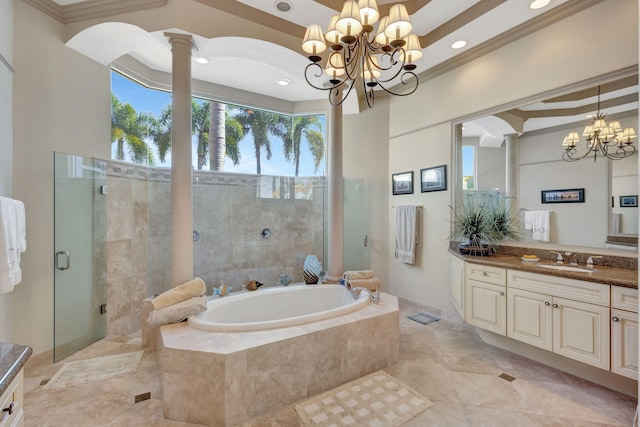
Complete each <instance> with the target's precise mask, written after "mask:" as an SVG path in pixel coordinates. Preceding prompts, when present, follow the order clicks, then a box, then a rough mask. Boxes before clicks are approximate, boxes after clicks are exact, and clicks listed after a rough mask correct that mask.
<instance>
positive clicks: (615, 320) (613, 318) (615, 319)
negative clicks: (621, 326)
mask: <svg viewBox="0 0 640 427" xmlns="http://www.w3.org/2000/svg"><path fill="white" fill-rule="evenodd" d="M611 320H613V321H614V322H619V321H620V319H618V318H617V317H615V316H614V317H612V318H611Z"/></svg>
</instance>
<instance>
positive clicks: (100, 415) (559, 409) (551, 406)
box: [24, 304, 637, 427]
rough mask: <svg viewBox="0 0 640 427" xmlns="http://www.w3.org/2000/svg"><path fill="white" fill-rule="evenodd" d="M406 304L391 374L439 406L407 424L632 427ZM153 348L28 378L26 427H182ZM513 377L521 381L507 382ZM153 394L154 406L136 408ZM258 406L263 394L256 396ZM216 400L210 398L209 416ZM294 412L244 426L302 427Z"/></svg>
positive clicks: (619, 398)
mask: <svg viewBox="0 0 640 427" xmlns="http://www.w3.org/2000/svg"><path fill="white" fill-rule="evenodd" d="M412 312H415V308H413V307H408V306H407V305H404V304H402V305H401V312H400V316H401V318H400V358H399V360H398V362H397V363H395V364H394V365H392V366H390V367H388V368H387V369H386V371H387V372H388V373H389V374H391V375H392V376H394V377H396V378H397V379H398V380H400V381H402V382H403V383H405V384H406V385H408V386H410V387H412V388H413V389H414V390H415V391H417V392H418V393H421V394H422V395H423V396H425V397H427V398H428V399H430V400H431V401H432V402H434V405H433V406H432V407H431V408H429V409H427V410H426V411H424V412H423V413H421V414H419V415H418V416H416V417H415V418H413V419H412V420H410V421H409V422H407V423H406V424H405V426H410V427H424V426H446V427H466V426H469V427H476V426H490V427H499V426H505V427H514V426H518V427H521V426H522V427H528V426H545V427H547V426H558V427H560V426H562V427H565V426H570V427H577V426H581V427H583V426H584V427H589V426H592V427H595V426H626V427H628V426H630V425H631V424H632V420H633V415H634V411H635V407H636V404H637V401H636V399H634V398H631V397H628V396H625V395H623V394H620V393H617V392H615V391H611V390H609V389H606V388H603V387H600V386H597V385H594V384H592V383H589V382H587V381H584V380H581V379H579V378H576V377H574V376H572V375H569V374H566V373H563V372H560V371H558V370H555V369H553V368H550V367H547V366H544V365H540V364H538V363H536V362H533V361H530V360H528V359H526V358H523V357H521V356H517V355H514V354H512V353H509V352H507V351H504V350H501V349H498V348H496V347H493V346H491V345H488V344H485V343H483V342H482V341H481V340H480V339H479V337H478V336H477V335H476V334H475V333H474V330H473V328H471V327H469V326H467V325H465V324H462V323H459V322H456V321H447V320H440V321H438V322H435V323H431V324H429V325H421V324H419V323H416V322H413V321H411V320H408V319H406V316H407V315H408V314H411V313H412ZM139 349H140V338H137V337H107V338H105V339H103V340H101V341H99V342H97V343H95V344H93V345H91V346H90V347H88V348H86V349H84V350H82V351H80V352H78V353H76V354H74V355H73V356H71V357H69V358H67V359H66V360H64V361H63V362H66V361H71V360H80V359H86V358H92V357H97V356H106V355H113V354H120V353H126V352H131V351H137V350H139ZM155 356H156V355H155V350H154V349H147V350H145V353H144V356H143V358H142V361H141V363H140V366H139V369H138V372H137V373H135V374H130V375H123V376H119V377H113V378H110V379H108V380H105V381H102V382H89V383H84V384H79V385H74V386H67V387H64V388H59V389H50V390H44V389H43V387H42V386H41V385H40V384H41V383H42V382H43V381H46V380H48V379H50V378H51V377H52V376H53V375H54V374H55V373H56V371H57V370H58V369H60V367H61V366H62V364H61V363H57V364H51V363H41V364H36V363H30V364H28V365H27V368H26V370H25V404H24V410H25V426H26V427H32V426H33V427H36V426H37V427H44V426H55V427H59V426H73V427H93V426H122V427H125V426H126V427H129V426H140V427H161V426H162V427H178V426H183V427H186V426H190V425H191V424H184V423H178V422H174V421H169V420H164V419H163V417H162V407H161V403H160V400H159V397H160V388H159V382H158V373H157V369H156V362H155ZM501 373H507V374H509V375H511V376H513V377H515V378H516V379H515V380H514V381H513V382H508V381H505V380H503V379H501V378H499V376H498V375H500V374H501ZM146 392H150V393H151V399H149V400H146V401H143V402H139V403H134V396H136V395H138V394H142V393H146ZM257 398H259V396H257ZM215 404H216V399H215V397H214V396H212V399H211V410H212V411H215ZM301 425H302V424H301V423H300V421H299V419H298V418H297V415H296V414H295V410H294V409H293V405H291V406H287V407H285V408H283V409H281V410H279V411H277V412H275V413H273V414H270V415H268V416H264V417H260V418H259V419H255V420H253V421H252V422H249V423H246V424H245V425H244V426H243V427H276V426H278V427H298V426H301Z"/></svg>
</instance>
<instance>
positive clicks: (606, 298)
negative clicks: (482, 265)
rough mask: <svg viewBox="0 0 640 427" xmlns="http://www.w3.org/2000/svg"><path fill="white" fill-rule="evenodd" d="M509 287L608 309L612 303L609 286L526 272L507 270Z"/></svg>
mask: <svg viewBox="0 0 640 427" xmlns="http://www.w3.org/2000/svg"><path fill="white" fill-rule="evenodd" d="M507 286H508V287H510V288H516V289H524V290H525V291H532V292H540V293H543V294H547V295H551V296H555V297H561V298H568V299H572V300H574V301H581V302H587V303H591V304H598V305H604V306H607V307H608V306H609V302H610V301H611V297H610V291H609V288H610V287H609V285H604V284H602V283H594V282H584V281H582V280H574V279H567V278H564V277H557V276H547V275H545V274H536V273H529V272H526V271H518V270H507Z"/></svg>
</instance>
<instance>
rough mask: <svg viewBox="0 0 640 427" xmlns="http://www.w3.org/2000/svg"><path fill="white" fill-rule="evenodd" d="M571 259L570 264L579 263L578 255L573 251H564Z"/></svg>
mask: <svg viewBox="0 0 640 427" xmlns="http://www.w3.org/2000/svg"><path fill="white" fill-rule="evenodd" d="M564 254H565V255H566V256H567V258H568V259H569V265H578V257H577V256H576V254H574V253H573V252H565V253H564Z"/></svg>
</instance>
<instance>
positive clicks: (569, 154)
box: [562, 86, 637, 162]
mask: <svg viewBox="0 0 640 427" xmlns="http://www.w3.org/2000/svg"><path fill="white" fill-rule="evenodd" d="M582 136H584V137H585V139H586V149H587V151H586V152H585V153H584V154H581V155H578V150H577V149H576V145H577V144H578V143H579V142H580V137H579V136H578V132H569V135H567V136H566V137H565V138H564V140H563V141H562V146H563V147H564V153H562V160H564V161H565V162H575V161H577V160H581V159H584V158H585V157H587V156H588V155H590V154H593V161H594V162H595V161H596V158H597V157H598V155H601V156H602V157H606V158H607V159H611V160H620V159H624V158H625V157H629V156H632V155H633V154H635V152H636V147H635V146H634V145H633V139H634V138H636V137H637V135H636V131H635V130H634V129H633V128H626V129H624V130H623V129H622V126H621V125H620V122H619V121H612V122H610V123H609V124H607V122H606V121H605V119H604V113H601V112H600V86H598V111H597V113H596V114H595V115H594V117H593V121H592V123H591V124H590V125H588V126H587V127H585V128H584V132H583V133H582Z"/></svg>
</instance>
